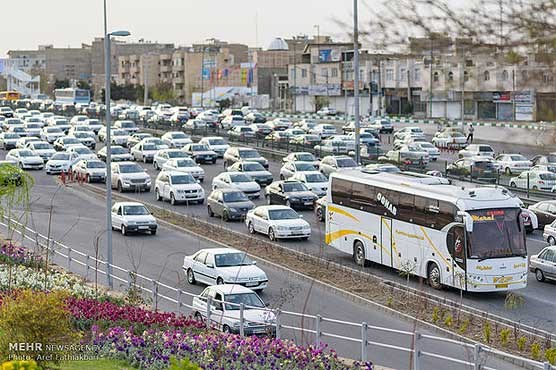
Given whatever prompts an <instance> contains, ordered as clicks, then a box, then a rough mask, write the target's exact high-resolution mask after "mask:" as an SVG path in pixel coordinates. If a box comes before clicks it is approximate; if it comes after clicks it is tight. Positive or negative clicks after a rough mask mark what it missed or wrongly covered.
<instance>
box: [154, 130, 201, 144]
mask: <svg viewBox="0 0 556 370" xmlns="http://www.w3.org/2000/svg"><path fill="white" fill-rule="evenodd" d="M160 139H161V140H162V141H163V142H164V143H165V144H166V145H168V147H170V148H183V147H184V146H185V145H186V144H190V143H192V142H193V140H191V137H190V136H189V135H186V134H184V133H183V132H181V131H171V132H167V133H165V134H164V135H162V137H161V138H160Z"/></svg>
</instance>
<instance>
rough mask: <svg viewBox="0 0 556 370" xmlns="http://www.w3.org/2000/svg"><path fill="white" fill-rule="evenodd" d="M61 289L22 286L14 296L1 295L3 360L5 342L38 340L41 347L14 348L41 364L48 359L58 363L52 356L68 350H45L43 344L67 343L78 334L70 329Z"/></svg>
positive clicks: (0, 353) (0, 351)
mask: <svg viewBox="0 0 556 370" xmlns="http://www.w3.org/2000/svg"><path fill="white" fill-rule="evenodd" d="M66 297H67V294H66V293H64V292H62V291H54V292H50V293H45V292H37V291H31V290H24V291H21V292H18V293H17V294H16V295H14V296H6V297H4V298H3V302H2V305H1V306H0V333H2V335H1V336H0V359H1V360H6V359H8V356H9V354H10V349H9V343H19V342H23V343H41V344H43V348H42V349H40V348H33V349H31V350H29V351H18V355H22V356H29V357H28V358H31V359H37V355H39V354H40V355H41V358H40V359H37V360H38V361H37V363H38V364H39V365H40V366H42V365H44V364H45V363H48V362H49V361H43V359H45V358H48V357H51V358H52V359H53V360H52V361H51V362H53V363H58V361H56V357H59V356H63V355H66V354H69V353H67V352H64V351H57V350H55V349H53V350H51V351H49V349H48V348H46V347H45V345H44V344H53V345H56V344H59V345H69V344H76V343H78V339H79V338H78V336H77V334H76V333H74V332H73V331H72V326H71V319H70V313H69V312H68V311H67V310H66V303H65V298H66Z"/></svg>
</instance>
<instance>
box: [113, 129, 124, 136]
mask: <svg viewBox="0 0 556 370" xmlns="http://www.w3.org/2000/svg"><path fill="white" fill-rule="evenodd" d="M112 135H114V136H127V131H125V130H114V131H112Z"/></svg>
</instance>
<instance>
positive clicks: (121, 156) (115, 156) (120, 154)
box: [97, 145, 133, 162]
mask: <svg viewBox="0 0 556 370" xmlns="http://www.w3.org/2000/svg"><path fill="white" fill-rule="evenodd" d="M106 154H107V148H106V147H102V148H101V149H100V150H99V151H98V152H97V155H98V158H99V159H100V160H101V161H104V162H106ZM110 160H111V161H112V162H129V161H133V156H132V155H131V154H130V153H129V151H128V150H127V149H126V148H124V147H123V146H121V145H111V146H110Z"/></svg>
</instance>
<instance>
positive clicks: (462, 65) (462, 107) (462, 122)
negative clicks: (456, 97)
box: [461, 45, 465, 127]
mask: <svg viewBox="0 0 556 370" xmlns="http://www.w3.org/2000/svg"><path fill="white" fill-rule="evenodd" d="M464 123H465V48H464V46H463V45H462V46H461V125H462V127H463V124H464Z"/></svg>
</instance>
